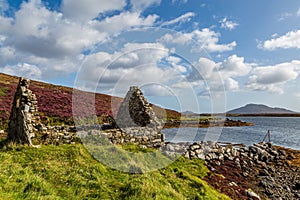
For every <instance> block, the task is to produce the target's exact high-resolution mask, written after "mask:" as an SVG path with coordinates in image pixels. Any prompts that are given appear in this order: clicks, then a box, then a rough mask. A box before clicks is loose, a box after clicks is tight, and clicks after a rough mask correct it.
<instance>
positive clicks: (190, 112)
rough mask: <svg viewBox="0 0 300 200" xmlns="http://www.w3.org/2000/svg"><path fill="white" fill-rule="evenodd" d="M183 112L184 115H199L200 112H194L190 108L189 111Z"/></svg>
mask: <svg viewBox="0 0 300 200" xmlns="http://www.w3.org/2000/svg"><path fill="white" fill-rule="evenodd" d="M181 114H183V115H199V114H197V113H194V112H192V111H189V110H187V111H185V112H182V113H181Z"/></svg>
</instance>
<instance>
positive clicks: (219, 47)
mask: <svg viewBox="0 0 300 200" xmlns="http://www.w3.org/2000/svg"><path fill="white" fill-rule="evenodd" d="M219 37H220V34H219V33H216V32H214V31H212V30H210V29H208V28H204V29H202V30H194V31H192V32H190V33H176V34H173V35H172V34H166V35H164V36H163V37H162V38H160V40H159V41H161V42H166V43H173V44H180V45H189V44H195V43H196V44H197V46H193V47H192V49H191V50H192V51H195V52H197V51H201V50H203V49H204V50H206V51H208V52H224V51H231V50H233V49H234V47H235V46H236V45H237V44H236V42H235V41H233V42H231V43H229V44H218V42H219ZM193 41H194V42H193Z"/></svg>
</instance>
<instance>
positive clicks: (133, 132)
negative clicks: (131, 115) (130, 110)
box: [78, 127, 164, 148]
mask: <svg viewBox="0 0 300 200" xmlns="http://www.w3.org/2000/svg"><path fill="white" fill-rule="evenodd" d="M125 131H126V132H124V131H123V130H121V129H107V130H101V129H89V130H81V131H79V133H78V135H79V137H85V136H87V135H95V136H100V137H105V138H106V139H107V140H108V141H109V142H110V143H111V144H136V145H140V146H142V147H145V148H159V147H161V146H163V145H164V142H163V141H164V135H163V134H161V133H159V132H156V134H153V130H152V129H151V128H147V127H139V128H126V129H125ZM150 133H151V134H150Z"/></svg>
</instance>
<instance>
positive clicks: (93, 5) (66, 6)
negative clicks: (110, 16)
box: [62, 0, 126, 22]
mask: <svg viewBox="0 0 300 200" xmlns="http://www.w3.org/2000/svg"><path fill="white" fill-rule="evenodd" d="M125 5H126V0H109V1H99V0H75V1H74V0H63V1H62V12H63V14H64V16H65V17H67V18H69V19H71V20H75V21H82V22H87V21H89V20H92V19H93V18H95V17H97V16H98V15H99V14H100V13H104V12H107V11H113V10H121V9H122V8H123V7H124V6H125Z"/></svg>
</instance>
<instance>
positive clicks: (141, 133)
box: [103, 86, 164, 147]
mask: <svg viewBox="0 0 300 200" xmlns="http://www.w3.org/2000/svg"><path fill="white" fill-rule="evenodd" d="M115 121H116V125H117V126H118V127H119V129H111V130H105V131H103V134H104V135H106V137H108V139H109V140H110V141H112V143H114V144H123V143H134V144H139V145H144V146H147V147H160V146H161V145H163V143H164V135H163V134H162V133H160V130H161V129H162V121H161V120H159V119H158V118H157V117H156V115H155V112H154V111H153V109H152V108H151V106H150V104H149V103H148V102H147V100H146V98H145V97H144V96H143V93H142V91H141V90H140V89H139V88H138V87H136V86H132V87H130V89H129V91H128V93H127V94H126V97H125V98H124V101H123V102H122V104H121V106H120V108H119V111H118V114H117V116H116V119H115Z"/></svg>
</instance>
